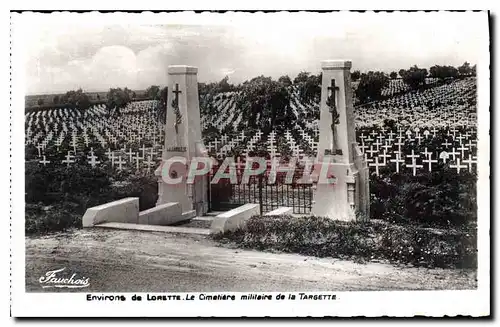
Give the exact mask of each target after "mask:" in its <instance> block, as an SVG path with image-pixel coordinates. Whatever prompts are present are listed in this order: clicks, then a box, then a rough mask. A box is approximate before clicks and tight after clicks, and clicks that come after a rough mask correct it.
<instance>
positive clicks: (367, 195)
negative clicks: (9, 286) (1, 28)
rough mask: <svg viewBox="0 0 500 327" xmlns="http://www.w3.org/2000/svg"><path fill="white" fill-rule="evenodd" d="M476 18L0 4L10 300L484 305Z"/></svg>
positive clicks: (212, 311)
mask: <svg viewBox="0 0 500 327" xmlns="http://www.w3.org/2000/svg"><path fill="white" fill-rule="evenodd" d="M489 19H490V17H489V13H488V12H487V11H476V12H472V11H463V12H451V11H450V12H447V11H434V12H416V11H415V12H397V11H394V12H349V11H339V12H286V11H282V12H266V13H264V12H254V13H250V12H164V13H152V12H134V13H131V12H114V13H113V12H109V13H98V12H80V13H76V12H52V13H50V12H49V13H48V12H44V13H41V12H20V11H18V12H11V35H10V37H11V61H12V64H11V74H12V80H11V92H12V98H11V109H10V110H11V124H12V130H11V136H12V152H11V153H12V166H11V170H12V182H11V183H12V186H11V187H12V193H11V194H12V201H13V205H12V209H11V210H12V211H11V224H12V238H13V259H12V265H13V267H12V278H13V290H14V294H13V296H12V305H13V315H15V316H43V315H50V316H58V315H62V316H87V315H88V316H171V317H172V316H174V317H189V316H192V317H225V316H232V317H241V316H248V317H251V316H256V317H258V316H292V317H293V316H351V315H352V316H365V315H366V316H372V317H374V316H382V315H389V316H407V317H408V316H413V315H420V316H426V315H428V316H437V317H440V316H444V315H448V316H454V315H472V316H485V315H489V314H490V311H489V310H490V307H489V306H490V303H489V293H490V284H489V283H490V281H489V280H490V275H489V274H490V257H489V253H490V252H489V251H490V249H489V245H490V184H489V183H490V180H489V179H490V167H489V161H490V112H489V107H490V84H489V83H490V54H489V46H490V45H489V42H490V35H489ZM65 303H66V306H67V307H65V308H67V309H65V310H61V309H60V307H59V309H57V310H56V307H57V306H58V305H64V304H65ZM373 303H378V306H375V307H374V306H373ZM51 307H52V308H51Z"/></svg>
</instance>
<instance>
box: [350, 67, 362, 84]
mask: <svg viewBox="0 0 500 327" xmlns="http://www.w3.org/2000/svg"><path fill="white" fill-rule="evenodd" d="M360 77H361V72H360V71H359V70H355V71H353V72H352V73H351V79H352V80H353V81H354V82H355V81H357V80H358V79H360Z"/></svg>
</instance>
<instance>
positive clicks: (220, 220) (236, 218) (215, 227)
mask: <svg viewBox="0 0 500 327" xmlns="http://www.w3.org/2000/svg"><path fill="white" fill-rule="evenodd" d="M259 214H260V206H259V205H258V204H256V203H248V204H245V205H242V206H240V207H238V208H234V209H232V210H229V211H226V212H224V213H221V214H220V215H217V216H216V217H215V218H214V220H213V221H212V225H211V226H210V232H211V233H212V234H217V233H223V232H227V231H235V230H237V229H241V228H244V227H245V224H246V221H247V220H248V219H250V218H251V217H252V216H256V215H259Z"/></svg>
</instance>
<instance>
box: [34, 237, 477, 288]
mask: <svg viewBox="0 0 500 327" xmlns="http://www.w3.org/2000/svg"><path fill="white" fill-rule="evenodd" d="M63 267H65V268H66V269H65V271H64V273H66V274H69V275H68V276H71V274H73V273H76V276H77V277H83V276H85V277H88V278H89V281H90V286H89V287H87V288H80V289H70V290H68V289H67V288H64V289H56V288H42V287H41V285H40V282H39V279H40V277H42V276H44V275H45V273H46V272H47V271H50V270H56V269H59V268H63ZM476 287H477V282H476V272H475V271H464V270H458V269H454V270H447V269H426V268H414V267H401V266H394V265H391V264H386V263H365V264H362V263H354V262H352V261H345V260H336V259H331V258H328V259H327V258H315V257H307V256H302V255H296V254H283V253H269V252H258V251H252V250H241V249H234V248H229V247H227V246H224V247H223V246H220V245H219V244H218V243H216V242H214V241H213V240H211V239H210V238H209V237H206V236H200V235H185V234H168V233H154V232H138V231H122V230H106V229H98V228H95V229H84V230H73V231H69V232H63V233H57V234H52V235H49V236H36V237H27V238H26V289H27V291H29V292H57V291H64V292H68V291H70V292H210V291H212V292H220V291H254V292H255V291H269V292H271V291H290V292H291V291H356V290H358V291H359V290H363V291H368V290H407V289H413V290H424V289H425V290H431V289H432V290H433V289H473V288H476Z"/></svg>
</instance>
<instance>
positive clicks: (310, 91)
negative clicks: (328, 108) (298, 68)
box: [293, 72, 323, 103]
mask: <svg viewBox="0 0 500 327" xmlns="http://www.w3.org/2000/svg"><path fill="white" fill-rule="evenodd" d="M322 76H323V75H322V74H321V73H320V74H319V75H311V74H310V73H308V72H301V73H300V74H299V75H298V76H297V77H296V78H295V79H294V80H293V83H294V84H295V85H297V88H298V92H299V99H300V102H302V103H311V102H319V98H320V96H321V79H322Z"/></svg>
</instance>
